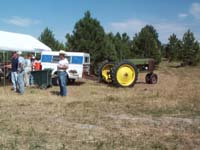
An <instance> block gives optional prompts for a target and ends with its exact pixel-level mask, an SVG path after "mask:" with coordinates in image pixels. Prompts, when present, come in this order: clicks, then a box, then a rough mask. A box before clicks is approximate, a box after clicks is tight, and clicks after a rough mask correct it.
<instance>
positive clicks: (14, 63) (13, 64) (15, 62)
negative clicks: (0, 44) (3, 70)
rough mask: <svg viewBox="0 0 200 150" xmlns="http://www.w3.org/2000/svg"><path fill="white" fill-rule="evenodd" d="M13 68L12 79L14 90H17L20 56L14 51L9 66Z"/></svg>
mask: <svg viewBox="0 0 200 150" xmlns="http://www.w3.org/2000/svg"><path fill="white" fill-rule="evenodd" d="M7 67H8V68H11V81H12V85H13V87H12V90H14V91H17V68H18V57H17V53H16V52H13V53H12V59H11V65H8V66H7Z"/></svg>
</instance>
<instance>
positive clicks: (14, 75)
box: [11, 72, 17, 91]
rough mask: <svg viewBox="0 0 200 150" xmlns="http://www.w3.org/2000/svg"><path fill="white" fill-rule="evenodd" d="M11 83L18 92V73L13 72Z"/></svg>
mask: <svg viewBox="0 0 200 150" xmlns="http://www.w3.org/2000/svg"><path fill="white" fill-rule="evenodd" d="M11 81H12V85H13V90H14V91H16V90H17V72H11Z"/></svg>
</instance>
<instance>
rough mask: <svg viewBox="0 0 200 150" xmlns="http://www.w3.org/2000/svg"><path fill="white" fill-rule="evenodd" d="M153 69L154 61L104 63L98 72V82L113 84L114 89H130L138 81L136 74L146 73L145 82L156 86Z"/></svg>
mask: <svg viewBox="0 0 200 150" xmlns="http://www.w3.org/2000/svg"><path fill="white" fill-rule="evenodd" d="M154 69H155V60H154V59H127V60H124V61H122V62H119V63H115V62H104V63H102V64H101V65H100V67H99V70H98V77H99V81H100V82H105V83H108V84H113V85H114V86H116V87H132V86H134V84H135V83H136V81H137V79H138V73H139V72H142V71H146V72H148V73H147V74H146V77H145V82H146V83H148V84H156V83H157V81H158V76H157V74H155V73H153V71H154Z"/></svg>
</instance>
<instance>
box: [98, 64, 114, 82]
mask: <svg viewBox="0 0 200 150" xmlns="http://www.w3.org/2000/svg"><path fill="white" fill-rule="evenodd" d="M113 66H114V63H112V62H106V63H103V64H102V65H101V67H100V69H99V80H100V81H104V82H106V83H111V82H112V79H111V74H110V72H111V69H112V67H113Z"/></svg>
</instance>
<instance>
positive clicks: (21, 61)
mask: <svg viewBox="0 0 200 150" xmlns="http://www.w3.org/2000/svg"><path fill="white" fill-rule="evenodd" d="M21 54H22V52H21V51H18V52H17V55H18V68H17V74H18V75H17V83H18V87H19V93H20V94H24V91H25V88H24V75H25V71H24V65H25V60H24V57H22V56H21Z"/></svg>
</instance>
